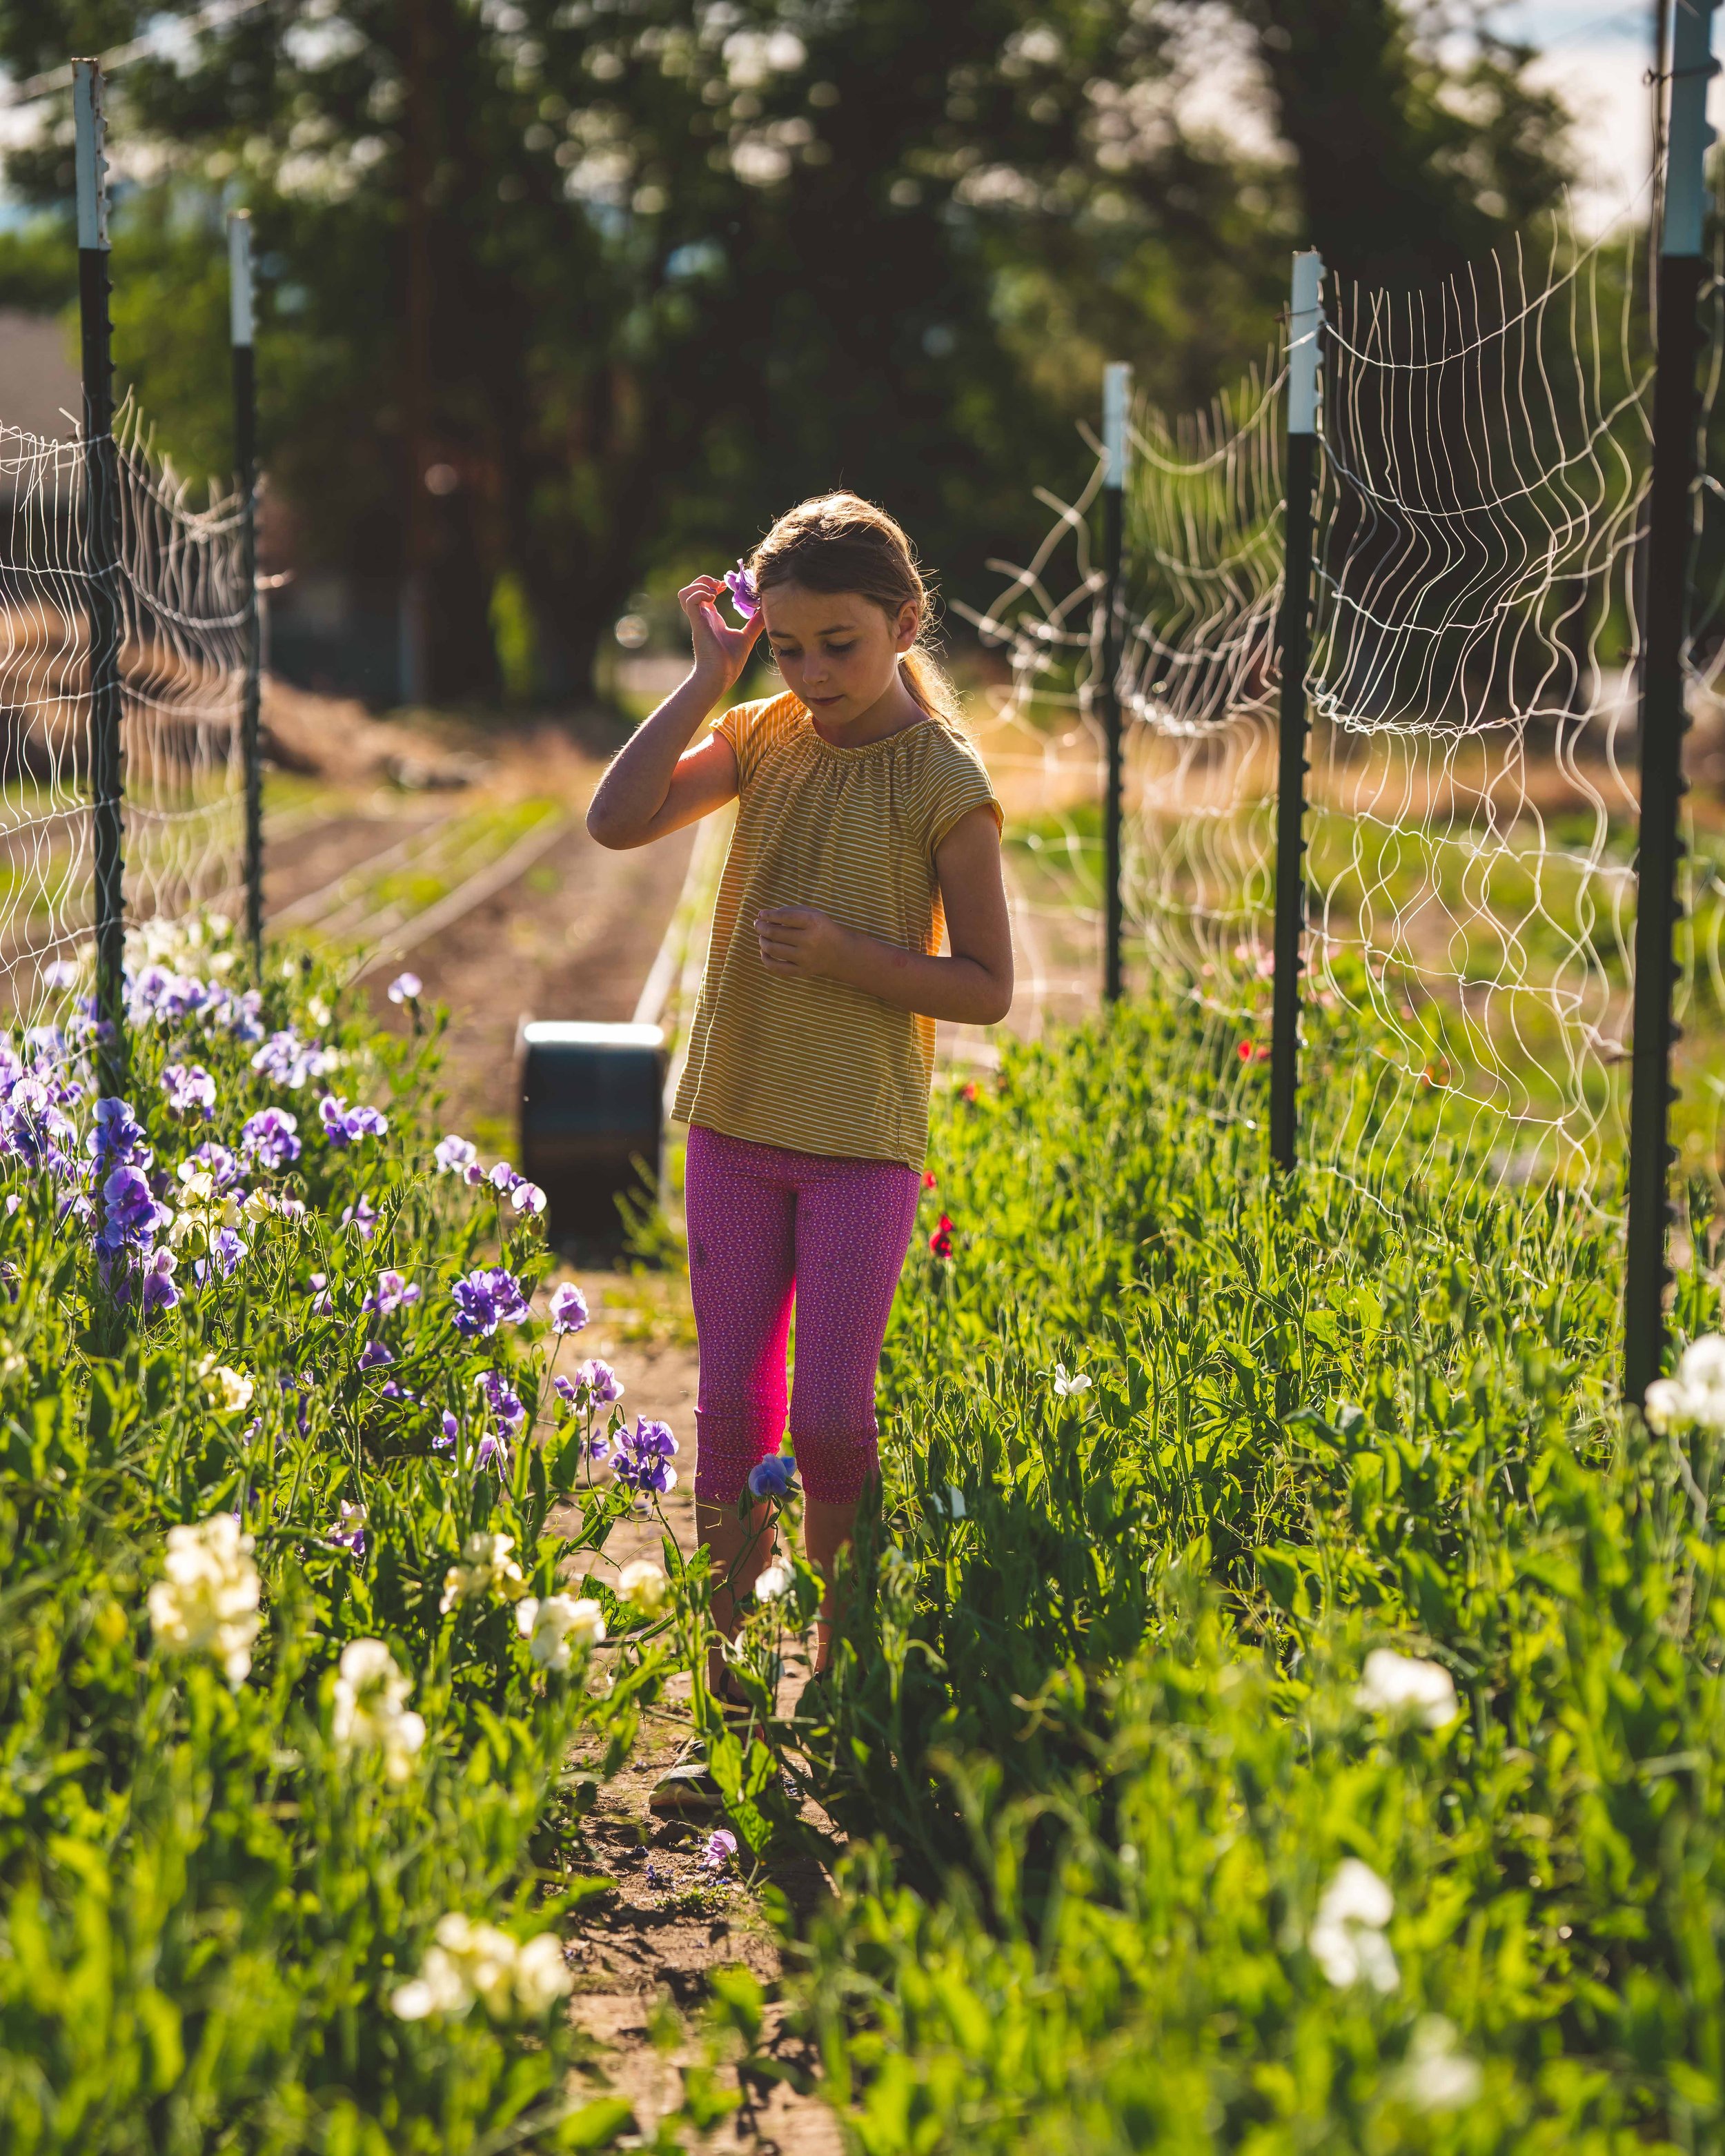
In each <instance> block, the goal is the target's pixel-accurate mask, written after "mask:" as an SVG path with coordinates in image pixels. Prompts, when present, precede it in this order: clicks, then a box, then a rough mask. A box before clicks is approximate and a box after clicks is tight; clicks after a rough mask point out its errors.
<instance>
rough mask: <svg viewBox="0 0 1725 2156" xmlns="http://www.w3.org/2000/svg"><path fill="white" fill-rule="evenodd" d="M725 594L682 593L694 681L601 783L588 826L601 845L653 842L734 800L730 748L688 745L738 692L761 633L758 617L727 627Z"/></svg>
mask: <svg viewBox="0 0 1725 2156" xmlns="http://www.w3.org/2000/svg"><path fill="white" fill-rule="evenodd" d="M723 590H724V586H723V585H722V584H721V583H720V582H719V580H718V579H717V577H696V580H695V582H694V583H692V584H685V586H684V588H683V589H682V590H681V591H680V592H679V593H678V594H677V598H678V601H679V603H680V605H681V606H682V608H683V611H684V613H685V614H686V615H687V616H688V617H689V625H690V628H691V631H692V633H693V635H694V639H695V664H694V665H693V666H692V667H691V670H690V673H689V678H688V679H687V680H685V681H683V682H681V683H680V684H679V685H678V686H677V687H676V688H675V689H674V690H672V691H671V693H670V696H667V697H666V698H665V701H664V702H663V703H662V704H661V705H660V707H659V709H658V710H657V711H655V713H654V714H653V716H652V717H651V718H649V719H647V720H645V721H643V723H642V724H641V725H640V726H637V727H636V729H635V731H634V733H633V734H631V735H630V737H629V740H628V741H627V742H625V743H624V746H623V747H622V748H621V749H619V751H618V752H617V754H616V756H615V757H613V759H612V761H611V767H610V768H609V769H608V771H607V772H606V773H605V775H604V777H603V778H602V779H601V780H600V781H599V784H598V792H597V793H595V794H594V795H593V800H592V803H590V804H589V806H588V812H587V828H588V830H589V831H590V832H591V833H592V834H593V837H594V838H595V839H598V842H599V844H601V845H602V846H609V847H613V848H614V849H618V850H622V849H624V848H627V847H630V846H644V845H648V844H651V842H652V841H653V840H654V839H662V838H663V837H664V836H665V833H666V832H667V831H676V830H680V829H681V828H682V826H683V825H684V824H692V823H694V821H695V820H696V818H697V817H700V816H705V815H706V814H708V812H709V811H710V810H711V809H714V808H720V807H721V806H722V805H723V804H724V803H726V801H730V800H733V799H734V798H736V794H737V758H736V757H735V756H734V755H733V754H732V748H731V744H730V742H727V741H722V740H721V739H720V738H719V737H717V736H716V735H711V736H709V737H708V738H707V739H706V741H704V742H701V745H700V747H698V748H691V747H690V746H689V744H690V742H691V741H692V740H693V739H694V737H695V735H696V732H697V731H698V730H699V728H700V726H701V722H702V721H703V720H705V718H706V716H707V714H708V712H710V711H711V710H712V708H713V706H714V705H715V704H716V703H717V702H718V701H719V700H720V699H721V697H722V696H727V695H728V694H729V693H730V691H731V690H732V688H734V687H735V686H736V684H737V676H738V675H740V674H741V673H742V669H743V665H744V662H745V661H746V660H747V657H748V654H749V647H750V645H751V644H753V642H754V640H755V638H756V635H757V633H758V631H759V628H760V620H759V617H758V616H757V618H756V619H755V620H753V621H752V622H750V623H749V624H747V627H746V628H743V629H727V628H726V626H725V624H724V623H723V622H722V621H721V619H720V618H719V610H718V606H717V598H718V595H719V593H721V592H722V591H723Z"/></svg>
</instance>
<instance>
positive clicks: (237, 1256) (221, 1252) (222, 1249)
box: [192, 1228, 246, 1281]
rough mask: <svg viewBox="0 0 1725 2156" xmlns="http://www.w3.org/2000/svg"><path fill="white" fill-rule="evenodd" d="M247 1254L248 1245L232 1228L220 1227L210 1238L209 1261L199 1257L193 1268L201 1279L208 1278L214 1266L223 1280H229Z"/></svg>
mask: <svg viewBox="0 0 1725 2156" xmlns="http://www.w3.org/2000/svg"><path fill="white" fill-rule="evenodd" d="M245 1254H246V1245H244V1243H243V1242H242V1241H241V1240H240V1239H239V1236H238V1235H235V1234H234V1230H233V1229H231V1228H218V1229H217V1230H216V1232H215V1234H214V1235H212V1236H211V1238H210V1244H209V1259H208V1263H206V1261H205V1260H203V1258H199V1259H198V1260H197V1262H196V1263H195V1264H194V1265H193V1268H192V1270H193V1272H194V1273H196V1274H197V1276H198V1280H199V1281H205V1280H208V1277H209V1274H210V1268H211V1267H212V1266H213V1267H214V1269H215V1270H216V1271H217V1272H218V1274H219V1275H220V1276H221V1277H222V1278H223V1280H228V1279H231V1278H232V1277H233V1275H234V1271H235V1270H236V1268H237V1267H238V1265H239V1261H240V1260H241V1259H242V1258H243V1257H244V1255H245Z"/></svg>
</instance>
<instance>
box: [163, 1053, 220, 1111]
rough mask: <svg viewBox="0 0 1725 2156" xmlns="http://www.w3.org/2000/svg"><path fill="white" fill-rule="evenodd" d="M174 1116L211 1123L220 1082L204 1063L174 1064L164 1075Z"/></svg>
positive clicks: (168, 1104) (168, 1107)
mask: <svg viewBox="0 0 1725 2156" xmlns="http://www.w3.org/2000/svg"><path fill="white" fill-rule="evenodd" d="M162 1091H163V1092H164V1093H166V1094H167V1111H168V1113H169V1115H171V1116H193V1117H195V1118H196V1119H197V1120H198V1121H199V1122H208V1120H209V1118H210V1116H212V1115H213V1113H214V1111H215V1105H216V1081H215V1080H214V1079H213V1078H212V1077H211V1075H209V1073H208V1070H205V1069H204V1068H203V1065H202V1064H201V1063H170V1064H169V1065H168V1066H167V1070H164V1071H163V1072H162Z"/></svg>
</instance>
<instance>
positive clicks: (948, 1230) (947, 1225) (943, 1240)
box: [928, 1213, 952, 1258]
mask: <svg viewBox="0 0 1725 2156" xmlns="http://www.w3.org/2000/svg"><path fill="white" fill-rule="evenodd" d="M928 1247H929V1249H930V1250H932V1251H933V1252H934V1255H936V1257H937V1258H950V1257H951V1256H952V1222H951V1221H950V1220H949V1219H947V1216H946V1214H944V1213H942V1215H941V1217H940V1225H939V1226H938V1227H937V1229H935V1231H934V1233H933V1234H932V1235H931V1236H930V1237H929V1239H928Z"/></svg>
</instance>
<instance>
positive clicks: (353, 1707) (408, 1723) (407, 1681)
mask: <svg viewBox="0 0 1725 2156" xmlns="http://www.w3.org/2000/svg"><path fill="white" fill-rule="evenodd" d="M412 1690H413V1681H412V1679H411V1678H409V1677H407V1676H403V1673H402V1671H400V1669H399V1668H398V1667H397V1666H396V1661H395V1657H394V1655H392V1654H391V1653H390V1651H389V1650H388V1647H387V1646H386V1645H384V1644H383V1642H382V1640H349V1641H348V1643H347V1645H346V1646H345V1647H344V1648H343V1649H342V1650H341V1662H340V1664H339V1665H338V1666H337V1669H336V1691H335V1700H334V1706H333V1709H332V1712H331V1717H330V1734H331V1737H333V1738H334V1739H335V1741H336V1748H337V1749H338V1750H340V1751H341V1752H344V1753H345V1752H359V1751H367V1750H369V1751H377V1752H381V1753H382V1754H383V1770H384V1773H385V1774H387V1775H388V1778H389V1779H390V1780H391V1781H392V1782H404V1781H406V1780H407V1779H408V1775H409V1774H411V1773H412V1772H413V1759H414V1756H415V1754H416V1753H418V1750H419V1748H420V1746H421V1745H422V1744H424V1742H425V1723H424V1717H421V1716H419V1715H417V1714H413V1713H412V1712H408V1706H407V1699H408V1693H409V1692H410V1691H412Z"/></svg>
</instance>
